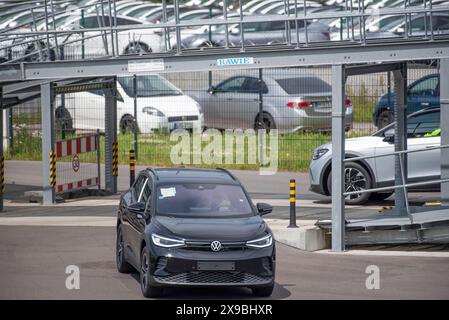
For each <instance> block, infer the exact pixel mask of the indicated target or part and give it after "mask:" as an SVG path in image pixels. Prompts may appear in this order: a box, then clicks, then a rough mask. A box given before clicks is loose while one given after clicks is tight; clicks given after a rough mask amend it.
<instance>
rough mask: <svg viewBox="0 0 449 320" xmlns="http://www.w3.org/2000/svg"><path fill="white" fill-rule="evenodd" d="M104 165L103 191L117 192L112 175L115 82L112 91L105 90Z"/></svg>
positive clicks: (115, 134)
mask: <svg viewBox="0 0 449 320" xmlns="http://www.w3.org/2000/svg"><path fill="white" fill-rule="evenodd" d="M114 79H115V78H114ZM104 110H105V115H104V119H105V126H104V131H105V132H104V148H105V149H104V165H105V172H104V177H105V189H106V191H109V192H112V193H116V192H117V176H115V175H113V143H114V142H115V141H117V95H116V80H114V83H113V85H112V89H108V90H105V108H104Z"/></svg>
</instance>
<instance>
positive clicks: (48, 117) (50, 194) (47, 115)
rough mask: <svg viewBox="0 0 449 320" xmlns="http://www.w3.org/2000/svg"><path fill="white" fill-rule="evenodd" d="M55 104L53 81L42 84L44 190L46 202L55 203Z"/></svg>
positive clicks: (44, 200)
mask: <svg viewBox="0 0 449 320" xmlns="http://www.w3.org/2000/svg"><path fill="white" fill-rule="evenodd" d="M53 104H54V95H53V84H52V83H51V82H50V83H45V84H42V85H41V114H42V191H43V203H44V204H52V203H55V190H54V189H52V188H50V151H51V150H53V148H54V145H55V132H54V105H53ZM56 174H57V173H56Z"/></svg>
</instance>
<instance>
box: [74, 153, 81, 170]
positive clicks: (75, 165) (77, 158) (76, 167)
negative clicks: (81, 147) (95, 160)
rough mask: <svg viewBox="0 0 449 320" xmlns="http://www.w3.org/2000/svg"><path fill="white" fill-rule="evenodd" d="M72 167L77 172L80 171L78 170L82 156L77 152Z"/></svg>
mask: <svg viewBox="0 0 449 320" xmlns="http://www.w3.org/2000/svg"><path fill="white" fill-rule="evenodd" d="M72 169H73V171H75V172H78V170H79V169H80V158H79V157H78V155H77V154H75V155H74V156H73V158H72Z"/></svg>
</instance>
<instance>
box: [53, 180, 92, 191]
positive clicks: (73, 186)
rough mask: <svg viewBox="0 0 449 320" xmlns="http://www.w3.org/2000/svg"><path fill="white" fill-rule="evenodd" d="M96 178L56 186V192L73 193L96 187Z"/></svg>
mask: <svg viewBox="0 0 449 320" xmlns="http://www.w3.org/2000/svg"><path fill="white" fill-rule="evenodd" d="M98 183H99V181H98V178H91V179H85V180H81V181H76V182H69V183H66V184H61V185H58V186H57V192H66V191H73V190H77V189H82V188H88V187H93V186H98Z"/></svg>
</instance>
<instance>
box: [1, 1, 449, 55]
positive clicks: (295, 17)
mask: <svg viewBox="0 0 449 320" xmlns="http://www.w3.org/2000/svg"><path fill="white" fill-rule="evenodd" d="M62 2H64V1H62ZM66 2H69V1H66ZM98 2H99V3H98V4H95V5H94V7H95V10H94V11H95V15H96V17H97V21H98V24H99V27H98V28H81V27H79V28H73V29H71V30H59V29H56V25H55V20H54V18H55V17H58V15H60V13H56V12H55V10H54V4H55V3H61V1H58V2H57V1H56V0H45V1H44V4H43V6H41V8H43V9H44V13H43V16H42V15H41V16H40V17H39V19H40V20H39V21H42V20H43V21H44V24H45V28H44V29H45V30H37V28H36V23H37V22H38V20H36V19H35V20H34V25H35V27H34V29H33V27H31V30H29V31H27V32H26V33H24V32H23V31H20V30H19V31H17V30H18V28H19V26H16V27H14V28H10V29H6V30H0V51H1V50H5V51H8V50H12V51H14V49H17V51H21V47H24V46H25V47H27V46H29V45H31V44H36V50H33V51H32V52H28V53H27V54H26V55H21V56H20V57H17V58H15V59H10V60H9V61H6V62H4V63H12V62H17V61H20V60H21V59H24V58H27V57H30V56H33V55H36V54H39V58H40V59H43V55H42V50H44V49H45V50H47V55H46V59H47V60H49V59H50V57H51V54H50V50H52V49H56V59H61V58H62V57H61V56H60V54H59V52H60V50H59V48H60V47H66V46H68V45H72V44H76V43H80V44H82V45H83V46H84V43H85V41H86V40H88V39H90V38H96V37H101V38H102V42H103V47H104V52H105V54H104V55H101V57H104V56H110V57H116V56H118V55H121V54H122V53H121V52H119V45H118V43H119V33H124V32H125V33H126V32H128V33H131V32H132V33H133V40H131V39H130V43H132V42H133V41H134V42H135V41H136V40H135V39H134V35H135V33H137V32H139V30H141V31H144V30H154V31H155V32H156V31H159V32H157V33H154V35H155V36H157V35H158V34H160V33H162V34H163V36H160V37H161V39H160V40H159V41H160V43H161V51H162V52H169V53H171V52H173V46H172V44H171V42H170V31H171V30H175V33H174V34H175V39H174V40H175V42H176V51H175V53H176V54H178V55H180V54H182V53H183V51H186V48H185V46H184V44H183V39H182V37H183V36H182V33H181V31H182V30H183V29H186V28H189V29H190V28H194V27H201V26H208V27H209V28H211V27H212V26H218V25H225V28H224V43H223V48H229V47H230V46H234V47H240V50H241V51H245V49H246V48H247V47H249V46H251V45H252V42H251V39H249V37H246V35H245V29H244V25H245V24H248V23H266V22H284V23H285V30H284V32H285V34H284V35H285V39H284V42H283V44H285V45H286V46H294V47H295V48H297V49H301V48H302V47H308V46H311V45H314V44H318V43H319V44H321V45H323V43H324V44H325V45H329V46H336V45H339V44H341V43H347V42H348V41H350V42H351V43H359V44H360V45H367V44H369V43H375V42H379V41H384V40H385V38H376V39H374V38H370V37H368V36H367V33H366V28H365V27H366V20H367V18H368V17H370V16H373V15H378V16H387V15H392V16H403V17H404V18H403V19H404V30H403V32H402V35H398V36H397V37H396V36H395V37H394V38H393V39H394V40H395V41H404V40H409V39H410V38H413V39H414V40H422V41H431V40H433V39H435V38H436V37H443V38H448V37H449V30H446V31H447V33H442V34H438V30H434V26H433V22H432V21H433V16H434V15H435V14H437V13H448V14H449V8H447V6H434V5H432V0H431V1H426V0H423V4H422V6H410V5H409V3H408V1H406V0H405V1H404V6H403V7H396V8H385V9H380V10H375V9H366V6H365V1H364V0H361V1H359V2H357V4H356V7H354V3H353V1H352V0H346V1H345V3H344V10H341V11H336V12H317V13H314V12H308V11H307V9H306V7H307V1H300V0H294V1H288V0H284V1H283V2H284V12H283V14H272V15H247V14H245V12H243V8H242V3H241V2H240V4H239V7H238V10H237V11H238V13H239V14H238V15H235V16H231V17H230V16H229V12H228V9H227V2H226V1H223V4H222V11H223V15H222V17H219V18H216V17H215V18H207V19H196V20H187V21H182V20H180V10H179V0H174V9H175V10H174V19H173V20H172V21H167V0H163V1H162V4H161V8H163V10H162V11H163V12H162V15H163V19H162V22H161V23H158V24H133V25H117V10H116V1H115V0H101V1H98ZM299 4H301V6H300V5H299ZM87 8H92V5H90V6H84V7H79V10H81V11H82V10H86V9H87ZM300 8H304V10H299V9H300ZM291 9H292V10H291ZM30 10H35V8H33V9H30ZM292 11H293V12H292ZM417 15H421V16H423V18H424V22H425V30H424V33H423V34H416V33H415V34H413V30H411V29H410V22H411V19H412V17H413V16H417ZM33 17H34V14H33ZM105 18H108V20H109V25H107V23H105ZM323 19H340V21H341V22H342V23H341V24H340V27H339V28H340V31H342V30H343V29H346V34H347V39H343V38H341V39H340V40H332V41H331V40H329V41H322V40H320V41H312V40H311V39H310V35H311V32H312V31H311V30H310V28H309V27H308V23H309V22H311V21H318V22H319V21H320V20H323ZM356 21H358V23H355V22H356ZM299 22H302V24H303V25H304V27H303V28H301V29H300V28H299V26H298V25H299ZM232 25H238V26H239V27H240V32H239V35H238V37H234V39H235V38H238V40H234V41H231V40H230V34H229V32H230V31H229V27H230V26H232ZM160 31H162V32H160ZM446 31H445V32H446ZM87 33H94V34H93V35H92V34H90V35H89V34H87ZM74 34H78V35H81V37H80V38H81V39H75V40H72V41H63V40H62V39H61V37H67V39H68V38H70V36H71V35H74ZM357 34H358V35H357ZM67 39H66V40H67ZM293 39H295V40H294V41H292V40H293ZM7 42H12V43H7ZM41 43H43V44H44V47H43V48H42V45H41ZM270 43H271V42H267V43H266V44H265V46H270ZM274 43H276V44H278V43H277V42H274ZM211 46H216V44H213V45H211ZM262 46H264V45H262ZM198 49H201V50H204V49H206V50H207V48H198ZM191 50H192V49H188V51H189V52H191ZM144 54H145V55H148V56H151V55H152V52H145V53H144ZM82 58H83V57H81V59H82Z"/></svg>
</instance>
